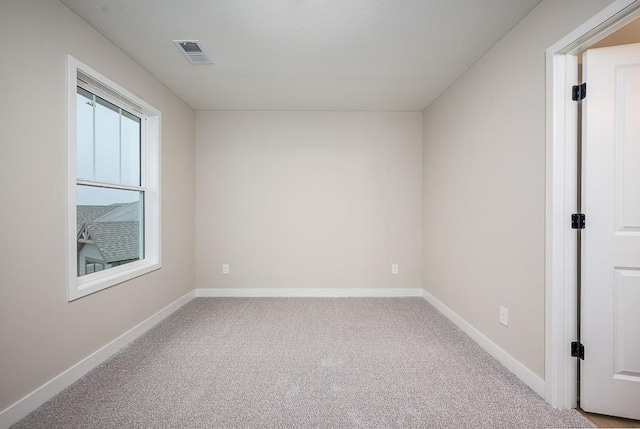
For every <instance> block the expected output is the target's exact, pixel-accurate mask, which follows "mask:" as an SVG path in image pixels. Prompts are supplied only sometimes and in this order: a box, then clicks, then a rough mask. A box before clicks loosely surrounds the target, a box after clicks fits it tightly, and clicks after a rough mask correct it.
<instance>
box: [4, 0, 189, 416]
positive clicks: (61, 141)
mask: <svg viewBox="0 0 640 429" xmlns="http://www.w3.org/2000/svg"><path fill="white" fill-rule="evenodd" d="M0 52H2V58H0V94H1V96H2V99H1V101H0V123H1V124H2V126H0V184H1V185H0V410H3V409H4V408H6V407H7V406H9V405H11V404H12V403H13V402H15V401H17V400H18V399H20V398H21V397H23V396H24V395H26V394H28V393H30V392H31V391H33V390H34V389H36V388H37V387H39V386H41V385H42V384H44V383H45V382H47V381H49V380H50V379H52V378H53V377H55V376H56V375H58V374H60V373H61V372H62V371H64V370H66V369H67V368H69V367H70V366H72V365H73V364H75V363H77V362H78V361H80V360H81V359H83V358H84V357H86V356H87V355H89V354H91V353H93V352H94V351H96V350H97V349H98V348H100V347H102V346H104V345H105V344H107V343H108V342H109V341H111V340H113V339H114V338H116V337H118V336H119V335H121V334H122V333H124V332H126V331H127V330H129V329H130V328H132V327H133V326H135V325H136V324H138V323H139V322H141V321H143V320H144V319H146V318H147V317H149V316H151V315H152V314H154V313H155V312H157V311H158V310H160V309H162V308H164V307H165V306H166V305H168V304H170V303H171V302H173V301H174V300H176V299H177V298H179V297H181V296H183V295H184V294H185V293H187V292H189V291H190V290H192V289H193V285H194V274H193V265H194V264H193V252H194V240H193V236H194V229H193V218H194V205H195V203H194V173H193V165H194V129H195V114H194V112H193V110H192V109H191V108H189V107H188V106H187V105H186V104H184V103H183V102H182V101H181V100H180V99H178V98H177V97H176V96H175V95H174V94H172V93H171V92H170V91H168V90H167V89H166V88H165V87H164V86H163V85H161V84H160V83H159V82H158V81H157V80H156V79H154V78H153V77H152V76H151V75H149V74H148V73H147V72H146V71H144V70H143V69H142V68H141V67H140V66H138V65H137V64H136V63H134V62H133V61H132V60H131V59H130V58H129V57H127V56H126V55H124V54H123V53H122V52H121V51H119V50H118V49H117V48H115V47H114V46H113V45H111V44H110V43H109V42H107V41H106V40H105V39H104V38H103V37H102V36H101V35H100V34H98V33H97V32H96V31H95V30H93V29H92V28H91V27H89V26H88V25H87V24H86V23H84V22H83V21H82V20H81V19H80V18H78V17H77V16H76V15H75V14H73V13H72V12H70V11H69V10H68V9H67V8H65V7H64V6H63V5H61V4H60V3H59V2H57V1H52V0H39V1H38V0H8V1H7V0H4V1H2V2H1V3H0ZM67 53H71V54H72V55H74V56H75V57H77V58H78V59H79V60H81V61H83V62H85V63H86V64H88V65H89V66H91V67H93V68H95V69H96V70H98V71H99V72H101V73H103V74H104V75H106V76H107V77H109V78H110V79H112V80H113V81H115V82H117V83H119V84H120V85H122V86H124V87H125V88H127V89H129V90H131V91H132V92H133V93H135V94H136V95H138V96H140V97H141V98H143V99H144V100H146V101H148V102H149V103H150V104H152V105H153V106H155V107H156V108H158V109H160V110H161V111H162V115H163V117H162V120H163V123H162V157H163V161H162V168H163V178H162V187H163V195H162V197H163V201H162V221H163V231H162V233H163V268H162V269H161V270H159V271H156V272H154V273H152V274H149V275H146V276H143V277H140V278H137V279H134V280H132V281H129V282H127V283H125V284H121V285H118V286H115V287H112V288H110V289H107V290H103V291H101V292H98V293H96V294H94V295H90V296H87V297H84V298H81V299H79V300H77V301H74V302H71V303H68V302H67V299H66V296H67V273H66V266H67V262H66V245H67V242H66V224H67V220H66V218H67V200H66V175H67V159H66V156H67V154H66V148H67V140H66V124H67V113H66V111H67V109H66V103H67V94H66V54H67Z"/></svg>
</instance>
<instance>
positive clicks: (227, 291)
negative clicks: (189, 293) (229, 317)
mask: <svg viewBox="0 0 640 429" xmlns="http://www.w3.org/2000/svg"><path fill="white" fill-rule="evenodd" d="M422 294H423V290H422V289H420V288H350V289H338V288H335V289H333V288H322V289H294V288H203V289H196V297H205V298H222V297H225V298H231V297H233V298H258V297H260V298H266V297H269V298H287V297H296V298H376V297H380V298H388V297H422V296H423V295H422Z"/></svg>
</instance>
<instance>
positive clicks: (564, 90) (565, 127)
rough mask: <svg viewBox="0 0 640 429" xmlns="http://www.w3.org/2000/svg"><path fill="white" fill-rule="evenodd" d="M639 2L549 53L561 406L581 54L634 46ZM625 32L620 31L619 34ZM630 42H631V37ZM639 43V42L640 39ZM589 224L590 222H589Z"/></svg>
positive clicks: (568, 384) (614, 10)
mask: <svg viewBox="0 0 640 429" xmlns="http://www.w3.org/2000/svg"><path fill="white" fill-rule="evenodd" d="M639 3H640V2H638V1H636V0H619V1H616V2H614V3H613V4H611V5H610V6H609V7H607V8H606V9H604V10H603V11H602V12H600V13H599V14H598V15H596V16H594V17H593V18H592V19H591V20H589V21H588V22H586V23H585V24H584V25H582V26H581V27H579V28H578V29H576V30H575V31H574V32H572V33H570V34H569V35H567V36H566V37H565V38H563V39H562V40H560V41H559V42H558V43H556V44H554V45H553V46H552V47H551V48H549V49H548V50H547V222H546V225H547V227H546V229H547V237H546V238H547V244H546V330H545V331H546V353H545V355H546V362H545V389H546V390H545V399H546V400H547V402H549V403H550V404H551V405H553V406H554V407H557V408H575V407H576V406H577V405H578V388H577V383H576V380H577V378H578V374H577V367H578V365H577V364H576V358H575V357H571V354H570V344H571V343H572V342H575V341H576V340H577V335H578V334H577V333H578V323H577V316H578V315H577V308H578V302H579V301H578V299H577V291H578V285H577V273H578V264H579V259H578V258H579V254H578V251H577V237H576V232H575V230H573V229H571V223H570V219H571V215H572V214H573V213H576V212H577V195H578V190H579V188H578V175H579V174H580V164H579V163H578V136H579V133H578V125H577V124H578V103H576V102H575V101H572V97H571V95H572V94H571V92H572V87H573V86H574V85H577V84H578V83H579V80H578V77H579V56H580V54H581V53H582V52H584V51H585V50H587V49H589V48H594V47H596V46H597V47H601V46H605V45H606V44H607V43H609V45H608V46H611V45H616V44H621V43H630V42H629V41H621V40H617V41H616V40H615V39H616V37H620V36H625V34H626V37H628V33H632V34H635V33H634V31H633V30H632V29H631V27H626V28H625V26H626V25H627V24H629V23H631V22H632V21H634V20H635V19H636V18H637V17H638V16H639V15H640V4H639ZM618 30H620V31H618ZM627 40H628V39H627ZM639 41H640V40H639ZM587 223H588V221H587Z"/></svg>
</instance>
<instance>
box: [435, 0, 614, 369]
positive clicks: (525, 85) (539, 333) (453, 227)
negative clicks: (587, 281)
mask: <svg viewBox="0 0 640 429" xmlns="http://www.w3.org/2000/svg"><path fill="white" fill-rule="evenodd" d="M609 3H611V0H588V1H585V0H562V1H558V0H545V1H543V2H542V3H541V4H540V5H539V6H538V7H537V8H536V9H534V10H533V11H532V12H531V13H530V14H529V15H528V16H527V17H525V18H524V19H523V20H522V21H521V22H520V23H519V24H518V25H517V26H516V27H514V28H513V29H512V31H511V32H509V33H508V34H507V35H506V36H505V37H504V38H503V39H502V40H500V41H499V42H498V43H497V44H496V45H495V46H494V47H493V48H492V49H491V50H490V51H489V52H487V54H486V55H484V56H483V57H482V58H481V59H480V60H479V61H478V62H477V63H476V64H474V66H473V67H471V69H469V70H468V71H467V73H465V75H464V76H463V77H462V78H461V79H459V80H458V81H457V82H456V83H455V84H454V85H453V86H452V87H450V88H449V89H448V90H447V91H446V92H445V93H444V94H443V95H441V96H440V97H439V98H438V100H437V101H436V102H434V103H433V104H432V105H431V106H429V107H428V108H427V109H426V110H425V112H424V130H425V132H424V214H425V215H424V287H425V289H426V290H427V291H428V292H430V293H431V294H433V295H434V296H435V297H436V298H438V299H439V300H441V301H442V302H443V303H444V304H445V305H447V306H448V307H450V308H451V309H452V310H453V311H455V312H456V313H458V314H459V315H460V316H462V317H463V318H464V319H465V320H466V321H467V322H469V323H471V324H472V325H473V326H474V327H475V328H476V329H478V330H479V331H480V332H482V333H483V334H484V335H486V336H487V337H489V338H490V339H491V340H493V341H494V342H495V343H497V344H498V345H499V346H500V347H502V348H503V349H504V350H505V351H507V352H508V353H510V354H511V355H512V356H513V357H515V358H516V359H517V360H519V361H520V362H522V363H523V364H524V365H526V366H527V367H528V368H529V369H531V370H532V371H533V372H535V373H536V374H538V375H539V376H541V377H544V274H545V265H544V257H545V253H544V245H545V224H544V219H545V50H546V49H547V48H548V47H549V46H551V45H552V44H553V43H555V42H557V41H558V40H559V39H560V38H562V37H563V36H565V35H566V34H567V33H569V32H570V31H572V30H573V29H575V28H576V27H578V26H579V25H580V24H582V23H583V22H584V21H586V20H587V19H588V18H590V17H591V16H593V15H594V14H595V13H597V12H598V11H599V10H601V9H602V8H603V7H605V6H606V5H607V4H609ZM499 305H503V306H505V307H507V308H508V309H509V327H508V328H505V327H503V326H502V325H500V324H499V323H498V306H499Z"/></svg>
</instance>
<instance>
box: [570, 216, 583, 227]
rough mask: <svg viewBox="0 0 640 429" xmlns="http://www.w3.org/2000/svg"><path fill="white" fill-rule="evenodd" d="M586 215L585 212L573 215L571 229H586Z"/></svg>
mask: <svg viewBox="0 0 640 429" xmlns="http://www.w3.org/2000/svg"><path fill="white" fill-rule="evenodd" d="M585 220H586V216H585V215H584V214H583V213H574V214H572V215H571V229H584V225H585Z"/></svg>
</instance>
